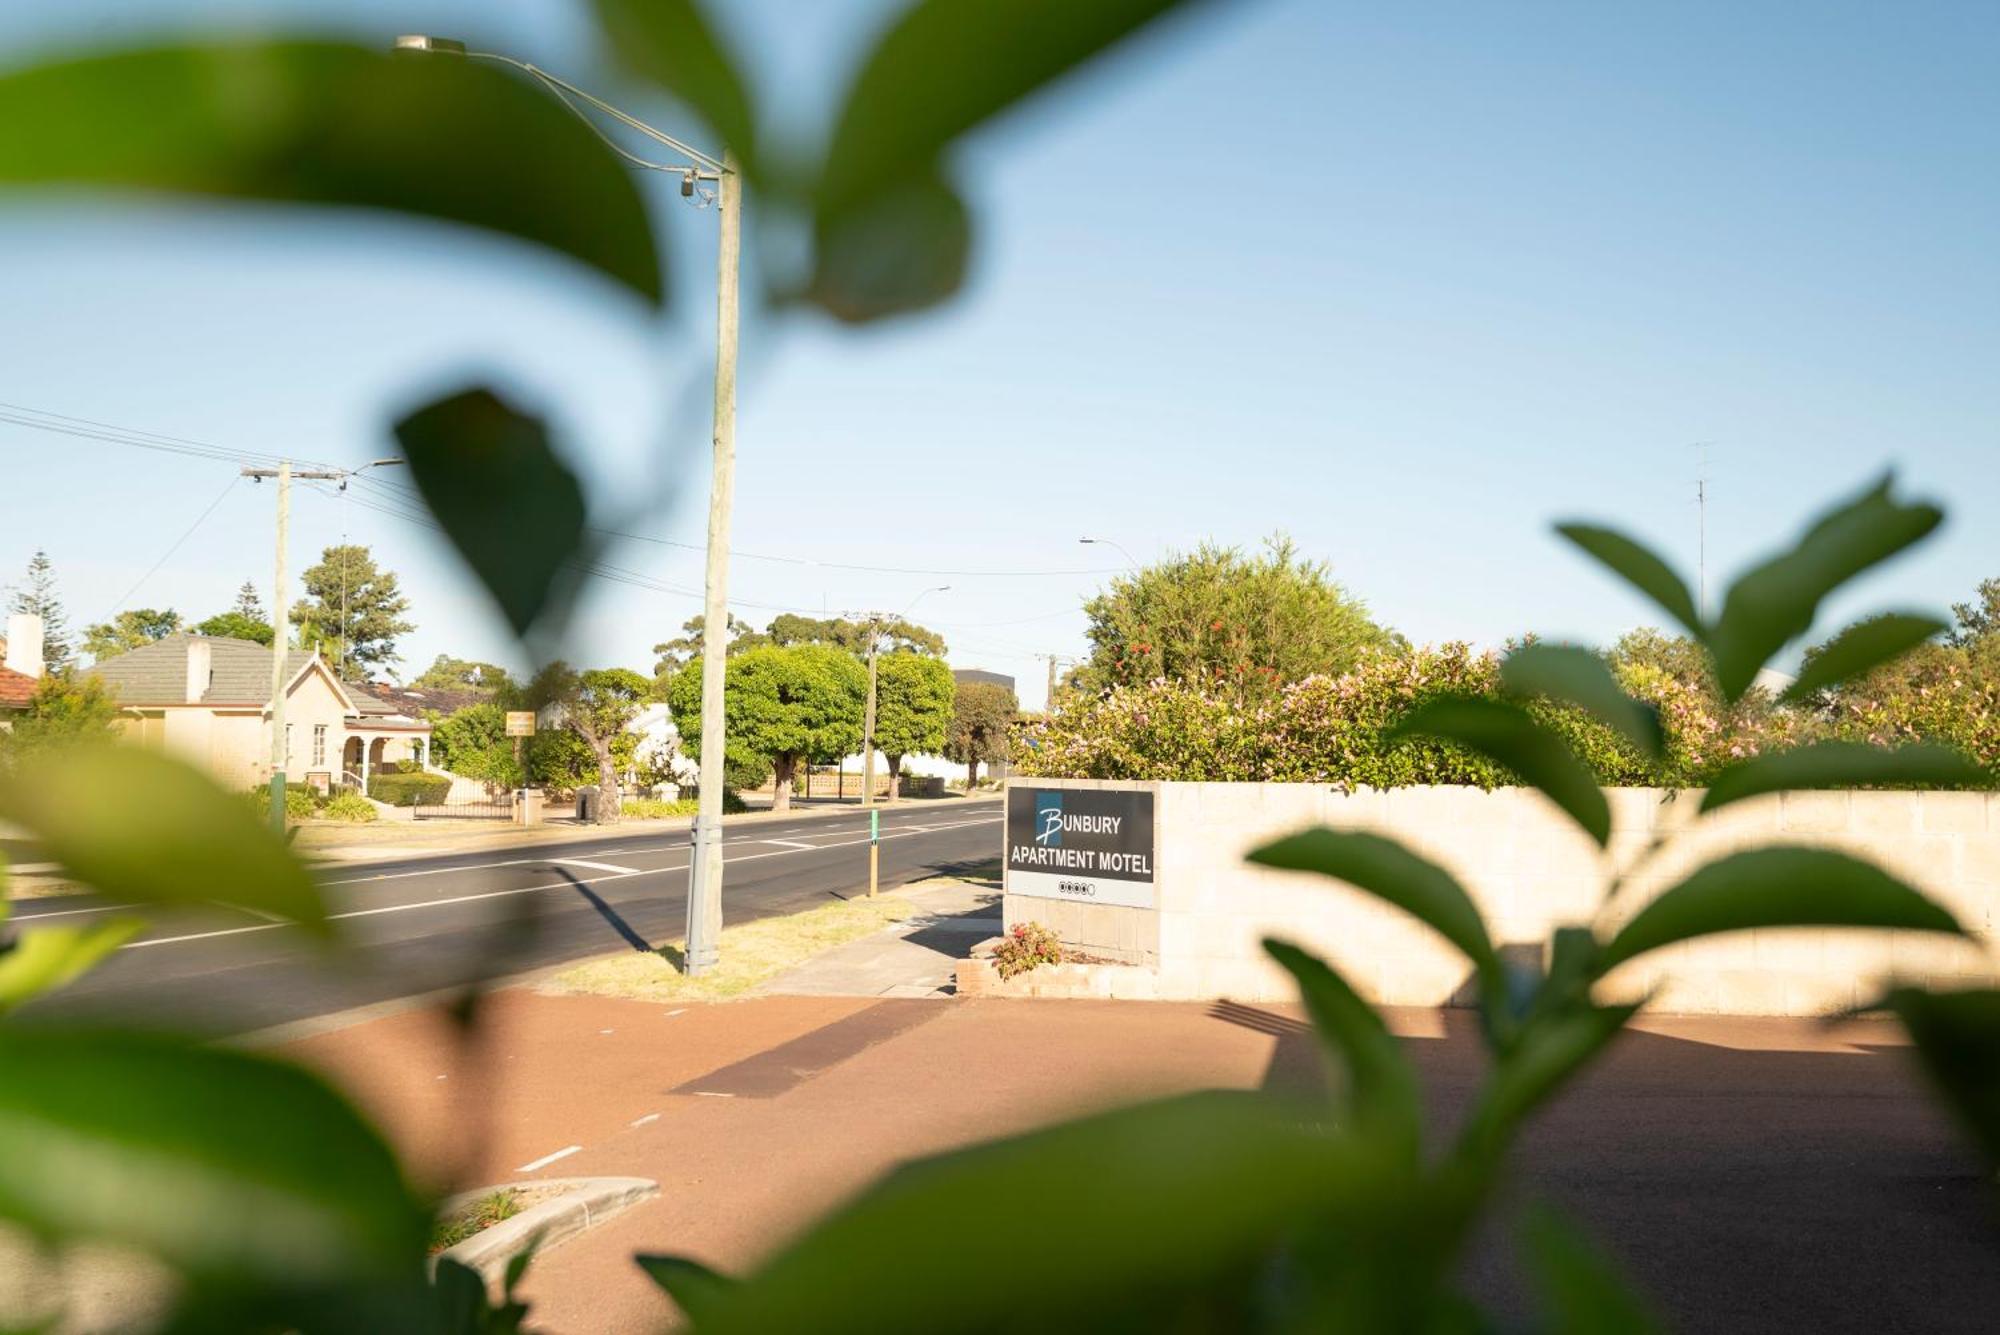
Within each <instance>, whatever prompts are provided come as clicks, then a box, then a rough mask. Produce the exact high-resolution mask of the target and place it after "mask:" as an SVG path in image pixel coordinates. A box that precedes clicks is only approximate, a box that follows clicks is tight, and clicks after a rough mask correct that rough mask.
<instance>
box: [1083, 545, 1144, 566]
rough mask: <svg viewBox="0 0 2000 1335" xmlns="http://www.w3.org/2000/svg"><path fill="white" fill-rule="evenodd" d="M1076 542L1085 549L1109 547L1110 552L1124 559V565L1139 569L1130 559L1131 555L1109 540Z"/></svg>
mask: <svg viewBox="0 0 2000 1335" xmlns="http://www.w3.org/2000/svg"><path fill="white" fill-rule="evenodd" d="M1077 541H1078V542H1080V543H1082V544H1084V545H1085V546H1086V547H1093V546H1094V547H1109V548H1110V549H1111V550H1112V551H1114V552H1117V553H1118V554H1119V555H1120V556H1122V557H1124V558H1125V564H1126V565H1128V566H1131V567H1132V568H1133V569H1134V570H1137V569H1138V568H1139V563H1138V562H1137V561H1135V560H1133V559H1132V553H1130V552H1128V551H1126V550H1125V549H1124V548H1123V547H1120V546H1119V545H1118V544H1117V543H1115V542H1113V541H1112V540H1111V539H1109V538H1078V539H1077Z"/></svg>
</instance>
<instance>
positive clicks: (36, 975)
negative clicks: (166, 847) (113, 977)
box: [0, 915, 146, 1015]
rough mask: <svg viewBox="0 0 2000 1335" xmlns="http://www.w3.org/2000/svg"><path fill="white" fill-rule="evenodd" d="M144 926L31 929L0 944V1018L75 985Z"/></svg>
mask: <svg viewBox="0 0 2000 1335" xmlns="http://www.w3.org/2000/svg"><path fill="white" fill-rule="evenodd" d="M0 916H4V915H0ZM145 926H146V924H145V923H143V922H141V921H140V920H139V919H137V918H112V919H110V920H108V921H106V922H100V923H98V924H97V925H95V926H93V927H39V928H31V929H30V930H28V931H26V932H23V933H21V934H20V936H19V937H17V938H16V939H15V941H14V942H13V944H12V945H11V946H8V945H0V1015H4V1014H6V1013H7V1012H8V1011H9V1010H12V1009H13V1008H14V1007H16V1006H18V1005H20V1004H21V1003H22V1002H24V1001H32V1000H34V999H35V998H36V997H38V996H41V995H42V994H43V993H44V992H53V991H55V990H56V989H57V988H59V987H63V986H66V985H67V984H69V983H71V982H73V981H75V980H76V979H77V978H79V977H81V976H82V975H83V974H85V973H88V972H89V971H90V970H91V969H92V968H93V967H94V966H95V965H96V964H97V962H98V961H99V960H102V959H103V958H104V957H105V956H106V955H109V954H110V953H111V952H112V951H114V950H116V949H118V947H120V946H122V945H124V944H125V943H126V942H127V941H130V940H131V939H132V938H133V937H135V936H137V935H138V934H139V933H140V932H141V931H143V930H144V929H145Z"/></svg>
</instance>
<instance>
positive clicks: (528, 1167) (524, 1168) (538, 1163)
mask: <svg viewBox="0 0 2000 1335" xmlns="http://www.w3.org/2000/svg"><path fill="white" fill-rule="evenodd" d="M582 1148H583V1146H581V1145H571V1146H568V1147H566V1148H564V1149H560V1150H557V1151H556V1152H555V1153H554V1154H544V1155H543V1156H542V1157H541V1158H539V1159H536V1160H535V1161H534V1162H533V1163H524V1164H522V1165H521V1166H520V1167H519V1168H516V1169H515V1170H514V1171H515V1172H517V1173H532V1172H534V1171H535V1170H536V1169H538V1168H547V1167H548V1166H549V1165H550V1164H552V1163H554V1162H555V1161H556V1160H558V1159H567V1158H569V1156H570V1155H572V1154H575V1153H576V1152H577V1151H578V1150H580V1149H582Z"/></svg>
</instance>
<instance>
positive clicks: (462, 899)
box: [48, 816, 1000, 950]
mask: <svg viewBox="0 0 2000 1335" xmlns="http://www.w3.org/2000/svg"><path fill="white" fill-rule="evenodd" d="M999 820H1000V818H999V817H997V816H996V817H993V818H992V819H990V820H971V821H962V822H960V825H997V824H999ZM942 828H945V829H958V828H960V826H959V825H953V826H945V827H942ZM905 837H907V832H905V831H902V830H897V831H894V832H893V833H889V834H885V835H883V836H882V840H883V842H884V843H886V842H888V841H889V840H891V839H902V838H905ZM867 842H868V840H867V838H866V837H865V836H864V837H862V838H860V839H849V840H847V841H845V842H843V843H838V844H813V845H811V846H810V847H809V848H802V849H801V848H787V849H784V850H783V851H781V852H776V853H745V854H743V855H742V856H740V857H733V858H728V859H726V861H725V864H724V865H725V866H729V865H734V864H736V863H739V862H761V861H763V860H764V859H765V858H790V857H797V856H798V855H799V854H800V853H806V852H812V853H819V852H825V851H827V850H829V849H836V848H856V847H859V846H860V845H862V844H865V843H867ZM531 860H532V859H531ZM460 870H465V869H463V868H461V869H460ZM686 870H687V864H686V863H677V864H675V865H674V866H671V867H654V868H652V869H650V870H647V871H638V872H613V873H608V874H606V875H603V876H586V877H582V878H580V879H579V878H574V877H572V878H568V879H565V880H561V881H544V882H543V883H542V884H540V885H520V886H515V887H513V888H512V889H508V890H487V891H484V892H482V893H480V894H476V895H453V896H451V897H450V898H448V899H420V900H417V901H415V902H414V903H409V904H384V905H382V906H381V907H379V908H372V909H349V910H348V911H347V912H345V913H329V914H327V915H326V916H327V920H328V921H330V922H339V921H341V920H343V919H346V918H373V917H375V916H377V915H379V914H383V913H408V912H409V911H410V910H412V909H436V908H445V907H447V906H449V905H452V904H472V903H476V902H478V901H480V900H482V899H504V898H506V897H507V896H509V895H528V894H534V893H536V892H538V891H542V890H562V889H567V888H569V887H571V886H577V885H595V884H597V883H598V882H599V881H619V880H625V879H627V878H628V877H634V876H659V875H661V874H663V873H666V872H676V871H686ZM48 916H50V917H53V916H55V915H53V914H50V915H48ZM288 925H289V924H287V923H283V922H260V923H256V924H254V925H252V926H249V927H221V928H217V929H216V930H214V931H209V932H188V933H185V934H184V935H181V936H156V937H149V938H148V939H146V940H144V941H131V942H128V943H126V944H125V945H123V946H120V947H119V949H120V950H142V949H144V948H145V947H147V946H171V945H178V944H180V943H182V942H185V941H207V940H211V939H213V938H215V937H220V936H243V935H246V934H248V933H250V932H271V931H276V930H277V929H278V928H280V927H284V926H288Z"/></svg>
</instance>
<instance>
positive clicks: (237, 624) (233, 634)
mask: <svg viewBox="0 0 2000 1335" xmlns="http://www.w3.org/2000/svg"><path fill="white" fill-rule="evenodd" d="M194 630H195V634H197V635H226V636H228V637H229V638H230V639H233V640H251V641H253V642H255V643H257V644H269V643H270V642H271V641H272V640H273V639H275V638H277V633H276V632H275V631H273V630H272V629H271V618H270V617H269V616H268V615H266V614H265V611H264V603H263V600H262V599H260V598H258V596H257V586H256V585H255V584H252V583H251V582H250V581H249V580H247V579H246V580H244V581H243V584H242V586H241V587H239V588H238V589H237V590H236V602H235V604H234V605H233V606H231V607H230V609H229V610H228V611H226V612H217V613H216V614H215V615H214V616H212V617H209V618H208V619H207V620H206V621H201V622H197V623H196V625H195V628H194Z"/></svg>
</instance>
